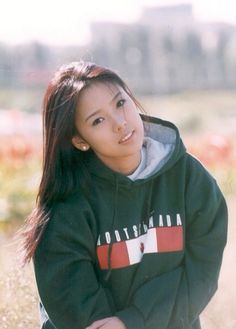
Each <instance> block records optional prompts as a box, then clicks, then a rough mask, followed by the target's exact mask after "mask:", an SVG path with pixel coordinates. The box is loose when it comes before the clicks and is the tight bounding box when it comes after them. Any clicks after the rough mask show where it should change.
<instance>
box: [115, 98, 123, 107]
mask: <svg viewBox="0 0 236 329" xmlns="http://www.w3.org/2000/svg"><path fill="white" fill-rule="evenodd" d="M124 104H125V99H121V100H119V101H118V102H117V107H121V106H123V105H124Z"/></svg>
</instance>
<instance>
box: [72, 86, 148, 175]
mask: <svg viewBox="0 0 236 329" xmlns="http://www.w3.org/2000/svg"><path fill="white" fill-rule="evenodd" d="M75 124H76V128H77V130H78V136H74V137H73V139H72V143H73V144H74V146H76V147H77V148H78V149H80V150H82V151H83V150H84V148H85V147H86V148H87V149H88V148H91V149H92V150H93V151H94V152H95V154H96V155H97V156H98V158H100V160H101V161H102V162H104V163H105V164H106V165H107V166H108V167H110V168H111V169H113V170H115V171H119V172H122V173H124V174H129V173H131V172H133V171H134V170H135V169H136V168H137V166H138V164H139V162H140V151H141V148H142V144H143V137H144V129H143V123H142V120H141V118H140V115H139V113H138V110H137V108H136V105H135V103H134V102H133V100H132V99H131V98H130V97H129V95H128V94H127V93H126V92H125V91H124V90H123V88H121V87H120V86H118V85H115V84H112V83H101V82H96V83H93V84H92V85H90V86H89V87H87V88H86V89H84V90H83V91H82V92H81V95H80V97H79V101H78V104H77V110H76V122H75Z"/></svg>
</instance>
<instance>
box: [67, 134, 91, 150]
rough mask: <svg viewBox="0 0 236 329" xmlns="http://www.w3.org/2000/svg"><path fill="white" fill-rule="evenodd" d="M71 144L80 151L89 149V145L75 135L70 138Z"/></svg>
mask: <svg viewBox="0 0 236 329" xmlns="http://www.w3.org/2000/svg"><path fill="white" fill-rule="evenodd" d="M71 142H72V144H73V145H74V147H76V148H77V149H78V150H80V151H88V149H89V148H90V146H89V144H88V143H86V142H85V141H84V140H83V139H82V138H81V137H80V136H78V135H76V136H74V137H72V141H71Z"/></svg>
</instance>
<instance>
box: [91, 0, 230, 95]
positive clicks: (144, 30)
mask: <svg viewBox="0 0 236 329" xmlns="http://www.w3.org/2000/svg"><path fill="white" fill-rule="evenodd" d="M91 34H92V40H91V48H92V53H93V57H94V60H95V61H97V62H99V63H101V64H103V65H108V66H111V67H113V68H115V69H117V70H118V72H119V73H120V74H121V75H122V76H123V77H124V78H125V79H126V80H127V81H128V82H129V83H130V84H131V86H132V87H133V88H134V89H135V90H136V91H137V92H141V93H170V92H178V91H181V90H184V89H213V88H214V89H216V88H235V87H236V26H234V25H229V24H223V23H214V24H209V23H208V24H206V23H201V22H198V21H197V20H196V19H195V17H194V15H193V7H192V5H190V4H182V5H177V6H163V7H147V8H143V12H142V15H141V17H140V19H139V20H138V21H137V22H136V24H119V23H114V22H94V23H93V24H92V25H91Z"/></svg>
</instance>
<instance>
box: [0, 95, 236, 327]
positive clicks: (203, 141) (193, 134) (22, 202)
mask: <svg viewBox="0 0 236 329" xmlns="http://www.w3.org/2000/svg"><path fill="white" fill-rule="evenodd" d="M141 102H142V103H143V105H144V107H145V109H146V110H147V112H148V113H149V114H152V115H154V116H160V117H161V118H164V119H168V120H171V121H174V122H175V123H176V124H177V126H178V127H179V128H180V131H181V134H182V135H183V138H184V141H185V142H186V144H187V145H188V146H189V148H190V149H192V150H194V151H196V153H197V154H196V155H197V156H200V159H201V157H202V159H201V160H203V162H204V161H206V165H207V166H209V167H208V169H209V170H210V171H211V172H212V173H213V175H214V176H215V177H216V179H217V180H218V182H219V184H220V186H221V188H222V190H223V192H224V193H225V196H226V199H227V203H228V207H229V236H228V244H227V247H226V250H225V254H224V261H223V266H222V271H221V275H220V280H219V289H218V291H217V293H216V295H215V296H214V298H213V299H212V301H211V302H210V304H209V305H208V306H207V308H206V309H205V311H204V312H203V314H202V327H203V329H235V328H236V312H235V309H236V286H235V284H234V280H235V278H236V252H235V251H236V238H235V236H236V221H235V220H234V218H235V217H236V162H235V159H236V157H235V154H236V139H235V135H236V133H235V127H236V93H235V92H226V91H221V92H219V91H218V92H213V91H212V92H197V93H186V94H181V95H171V96H162V97H158V98H156V97H153V98H151V97H149V98H142V99H141ZM215 135H217V136H218V137H219V136H220V137H222V138H223V140H224V141H226V142H227V148H226V151H227V152H226V153H225V148H224V149H223V151H224V152H223V151H222V147H221V144H219V145H218V146H219V149H217V150H216V151H215V149H213V153H211V157H210V160H211V161H209V148H211V147H212V144H211V136H215ZM220 141H222V139H220ZM223 146H224V145H223ZM224 147H225V146H224ZM222 152H223V153H222ZM207 156H208V157H207ZM24 161H26V160H24ZM33 161H35V159H34V160H33ZM6 166H7V168H6V167H4V164H3V163H1V166H0V201H1V200H4V197H6V198H9V197H10V200H13V201H12V206H13V205H15V208H16V209H14V211H13V212H12V216H11V220H12V219H13V218H12V217H14V216H15V217H17V216H18V217H20V218H23V217H24V214H26V213H27V212H28V211H29V209H30V207H31V206H32V204H33V198H34V196H35V191H36V185H37V182H38V173H39V166H38V163H37V164H35V162H34V163H33V162H32V161H31V160H27V163H24V165H23V166H22V164H21V165H20V164H19V163H18V164H16V165H15V166H13V167H12V165H11V163H9V162H8V163H7V164H6ZM11 184H12V185H11ZM26 187H27V188H28V189H26ZM12 195H13V196H12ZM14 197H15V199H14ZM1 211H2V208H1V210H0V215H1ZM9 223H11V224H9ZM14 223H15V224H14V225H12V221H11V222H4V221H0V268H1V271H0V328H2V329H16V328H24V329H36V328H38V327H39V321H38V306H37V300H38V298H37V291H36V287H35V282H34V276H33V271H32V266H31V265H30V266H27V267H26V268H25V269H23V270H22V269H19V267H18V265H17V255H16V253H15V250H16V246H15V245H14V244H13V239H12V237H13V235H14V232H15V231H16V229H17V228H18V226H19V225H20V223H21V221H17V222H14Z"/></svg>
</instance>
